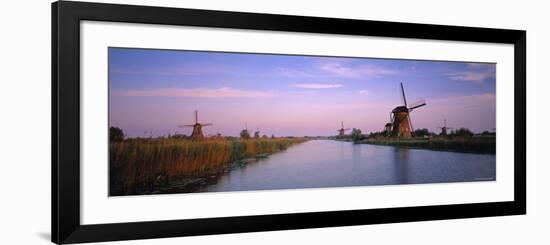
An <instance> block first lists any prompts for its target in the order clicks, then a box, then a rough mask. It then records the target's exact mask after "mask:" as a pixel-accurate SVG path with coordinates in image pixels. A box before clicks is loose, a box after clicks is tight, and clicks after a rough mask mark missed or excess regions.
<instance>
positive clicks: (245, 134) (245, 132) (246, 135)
mask: <svg viewBox="0 0 550 245" xmlns="http://www.w3.org/2000/svg"><path fill="white" fill-rule="evenodd" d="M241 138H243V139H250V133H248V130H246V129H243V130H242V131H241Z"/></svg>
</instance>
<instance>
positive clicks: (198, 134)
mask: <svg viewBox="0 0 550 245" xmlns="http://www.w3.org/2000/svg"><path fill="white" fill-rule="evenodd" d="M211 125H213V124H212V123H199V111H197V110H195V124H190V125H179V127H180V128H183V127H193V132H192V133H191V139H192V140H201V139H204V134H203V133H202V127H206V126H211Z"/></svg>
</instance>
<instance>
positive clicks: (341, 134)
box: [336, 122, 350, 138]
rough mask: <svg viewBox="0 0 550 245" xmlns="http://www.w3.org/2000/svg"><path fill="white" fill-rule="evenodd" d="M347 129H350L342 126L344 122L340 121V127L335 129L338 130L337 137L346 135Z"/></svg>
mask: <svg viewBox="0 0 550 245" xmlns="http://www.w3.org/2000/svg"><path fill="white" fill-rule="evenodd" d="M347 130H350V128H344V122H342V127H341V128H340V129H338V130H336V131H338V137H339V138H342V137H344V136H345V135H346V134H345V132H346V131H347Z"/></svg>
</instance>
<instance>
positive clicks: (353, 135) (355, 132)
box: [351, 128, 363, 142]
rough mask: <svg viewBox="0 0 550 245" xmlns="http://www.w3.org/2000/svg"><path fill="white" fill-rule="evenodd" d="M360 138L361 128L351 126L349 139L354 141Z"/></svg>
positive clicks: (361, 137)
mask: <svg viewBox="0 0 550 245" xmlns="http://www.w3.org/2000/svg"><path fill="white" fill-rule="evenodd" d="M362 139H363V135H362V134H361V129H358V128H353V129H352V130H351V140H353V141H354V142H355V141H360V140H362Z"/></svg>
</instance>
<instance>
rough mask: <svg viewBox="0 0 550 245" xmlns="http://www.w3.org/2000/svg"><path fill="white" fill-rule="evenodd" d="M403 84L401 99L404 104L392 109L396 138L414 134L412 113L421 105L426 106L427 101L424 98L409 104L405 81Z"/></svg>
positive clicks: (408, 136) (391, 117) (394, 135)
mask: <svg viewBox="0 0 550 245" xmlns="http://www.w3.org/2000/svg"><path fill="white" fill-rule="evenodd" d="M400 85H401V100H402V102H403V105H401V106H398V107H395V108H394V109H393V110H392V112H391V113H392V114H391V116H390V120H391V122H392V137H395V138H410V137H411V136H412V133H411V132H412V131H413V127H412V122H411V116H410V113H411V112H412V111H413V110H414V109H417V108H419V107H422V106H425V105H426V102H425V101H424V100H421V101H418V102H416V103H413V104H412V105H408V104H407V97H406V96H405V89H404V88H403V83H400Z"/></svg>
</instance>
